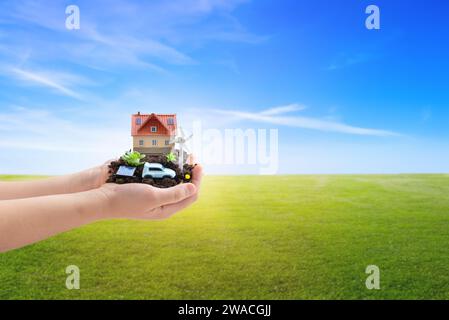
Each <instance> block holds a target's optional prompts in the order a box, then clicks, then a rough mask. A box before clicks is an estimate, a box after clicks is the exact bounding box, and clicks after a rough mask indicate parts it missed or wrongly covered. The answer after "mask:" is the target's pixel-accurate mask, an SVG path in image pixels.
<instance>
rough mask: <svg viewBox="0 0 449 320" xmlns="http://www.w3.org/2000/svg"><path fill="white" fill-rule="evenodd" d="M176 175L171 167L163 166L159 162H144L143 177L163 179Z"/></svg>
mask: <svg viewBox="0 0 449 320" xmlns="http://www.w3.org/2000/svg"><path fill="white" fill-rule="evenodd" d="M174 177H176V172H175V171H174V170H172V169H169V168H165V167H164V166H163V165H162V164H160V163H149V162H145V164H144V166H143V172H142V178H143V179H148V178H152V179H163V178H171V179H173V178H174Z"/></svg>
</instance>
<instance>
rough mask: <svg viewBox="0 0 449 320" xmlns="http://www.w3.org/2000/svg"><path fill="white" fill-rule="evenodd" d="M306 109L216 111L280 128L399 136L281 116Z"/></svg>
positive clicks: (290, 106) (340, 123)
mask: <svg viewBox="0 0 449 320" xmlns="http://www.w3.org/2000/svg"><path fill="white" fill-rule="evenodd" d="M303 109H304V107H302V106H300V105H296V104H293V105H289V106H282V107H274V108H270V109H268V110H265V111H261V112H245V111H238V110H223V109H215V110H214V111H215V112H217V113H220V114H222V115H228V116H231V117H235V118H237V119H243V120H250V121H254V122H262V123H270V124H274V125H279V126H288V127H295V128H303V129H310V130H319V131H326V132H338V133H345V134H353V135H364V136H397V135H399V134H398V133H396V132H393V131H389V130H382V129H371V128H362V127H357V126H352V125H348V124H345V123H342V122H335V121H330V120H325V119H319V118H312V117H304V116H288V117H287V116H280V115H281V114H284V113H286V112H293V111H300V110H303Z"/></svg>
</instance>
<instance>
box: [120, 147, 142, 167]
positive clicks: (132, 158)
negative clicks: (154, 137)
mask: <svg viewBox="0 0 449 320" xmlns="http://www.w3.org/2000/svg"><path fill="white" fill-rule="evenodd" d="M143 158H145V155H144V154H140V153H139V152H137V151H128V152H127V153H125V154H124V155H123V156H122V160H123V161H125V162H126V164H127V165H128V166H131V167H138V166H140V165H141V164H143V163H142V162H140V160H142V159H143Z"/></svg>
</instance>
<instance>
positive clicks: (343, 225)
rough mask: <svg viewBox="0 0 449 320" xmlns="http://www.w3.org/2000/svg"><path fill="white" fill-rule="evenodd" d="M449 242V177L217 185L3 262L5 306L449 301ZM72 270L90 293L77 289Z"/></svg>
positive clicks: (220, 180) (223, 180)
mask: <svg viewBox="0 0 449 320" xmlns="http://www.w3.org/2000/svg"><path fill="white" fill-rule="evenodd" d="M5 178H7V177H0V179H5ZM14 178H17V177H14ZM448 246H449V175H390V176H389V175H373V176H368V175H366V176H365V175H354V176H350V175H348V176H324V175H323V176H277V177H259V176H251V177H250V176H239V177H206V178H205V182H204V186H203V189H202V195H201V199H200V200H199V202H198V203H197V204H195V205H194V206H193V207H192V208H190V209H188V210H187V211H185V212H183V213H180V214H179V215H177V216H175V217H174V218H172V219H170V220H167V221H161V222H138V221H106V222H100V223H96V224H93V225H89V226H86V227H83V228H80V229H77V230H74V231H71V232H68V233H65V234H62V235H59V236H57V237H54V238H51V239H49V240H46V241H44V242H41V243H38V244H35V245H32V246H29V247H26V248H23V249H20V250H17V251H13V252H8V253H5V254H0V298H2V299H15V298H25V299H29V298H50V299H56V298H63V299H66V298H74V299H80V298H83V299H94V298H102V299H103V298H105V299H121V298H125V299H206V298H211V299H328V298H332V299H333V298H336V299H377V298H381V299H404V298H410V299H418V298H429V299H432V298H442V299H448V298H449V248H448ZM72 264H75V265H77V266H79V268H80V270H81V290H67V289H66V288H65V280H66V276H67V275H66V274H65V268H66V266H68V265H72ZM370 264H375V265H377V266H379V268H380V270H381V289H380V290H367V289H366V287H365V280H366V277H367V275H366V274H365V268H366V266H367V265H370Z"/></svg>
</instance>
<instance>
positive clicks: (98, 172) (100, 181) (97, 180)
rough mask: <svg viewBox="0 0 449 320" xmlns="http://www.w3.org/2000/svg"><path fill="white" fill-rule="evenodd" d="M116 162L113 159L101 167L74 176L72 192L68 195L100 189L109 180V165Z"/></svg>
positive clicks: (70, 183)
mask: <svg viewBox="0 0 449 320" xmlns="http://www.w3.org/2000/svg"><path fill="white" fill-rule="evenodd" d="M115 160H116V159H111V160H108V161H106V162H105V163H103V164H102V165H100V166H97V167H94V168H90V169H87V170H84V171H81V172H78V173H74V174H72V175H71V176H70V180H69V188H70V190H69V191H68V193H71V192H80V191H87V190H92V189H97V188H100V187H101V186H102V185H104V184H105V183H106V180H107V179H108V178H109V174H110V173H109V170H110V169H109V165H110V164H111V162H112V161H115Z"/></svg>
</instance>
